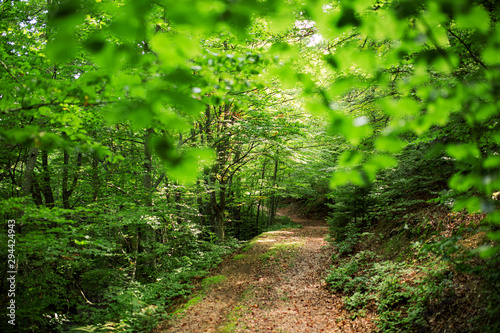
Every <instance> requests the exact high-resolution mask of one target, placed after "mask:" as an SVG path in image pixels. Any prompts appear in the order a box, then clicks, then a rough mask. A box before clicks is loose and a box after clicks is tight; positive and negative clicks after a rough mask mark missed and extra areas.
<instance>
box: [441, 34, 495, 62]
mask: <svg viewBox="0 0 500 333" xmlns="http://www.w3.org/2000/svg"><path fill="white" fill-rule="evenodd" d="M448 32H449V33H450V34H451V35H452V36H453V37H455V38H456V39H458V41H459V42H460V43H461V44H462V45H463V46H465V48H466V49H467V52H469V54H470V56H471V57H472V58H473V59H474V60H475V61H476V62H477V63H478V64H480V65H481V66H482V67H483V68H484V69H486V70H488V67H487V66H486V65H485V64H484V63H483V62H482V61H481V60H480V59H479V58H478V57H477V56H476V55H475V54H474V53H473V52H472V50H471V49H470V47H469V45H467V44H465V42H464V41H463V40H462V39H461V38H460V37H458V36H457V35H456V34H455V33H454V32H453V31H451V29H449V28H448Z"/></svg>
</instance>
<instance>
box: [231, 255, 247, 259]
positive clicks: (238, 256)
mask: <svg viewBox="0 0 500 333" xmlns="http://www.w3.org/2000/svg"><path fill="white" fill-rule="evenodd" d="M247 257H248V256H247V255H246V254H237V255H235V256H234V257H233V260H241V259H245V258H247Z"/></svg>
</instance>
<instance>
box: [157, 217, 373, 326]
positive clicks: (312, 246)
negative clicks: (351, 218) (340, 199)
mask: <svg viewBox="0 0 500 333" xmlns="http://www.w3.org/2000/svg"><path fill="white" fill-rule="evenodd" d="M281 213H284V214H286V215H287V216H289V217H290V218H291V219H292V220H293V221H294V222H296V223H299V224H301V225H302V227H301V228H290V229H284V230H280V231H271V232H266V233H263V234H261V235H260V236H258V237H256V238H254V239H253V240H252V241H250V242H249V243H248V245H247V246H246V247H244V248H243V249H241V250H240V251H238V252H237V253H236V254H235V255H233V256H232V257H231V258H229V259H227V260H226V261H224V262H223V263H222V264H221V265H220V266H219V267H218V268H217V269H216V270H215V271H214V272H213V274H212V275H211V276H210V277H208V278H206V279H204V280H203V281H202V282H201V283H200V288H199V291H198V292H197V293H196V294H194V296H193V297H192V298H191V299H190V300H189V301H187V302H186V303H184V304H183V305H180V306H179V307H178V309H177V310H176V311H175V313H174V315H173V316H172V319H171V320H169V321H167V322H164V323H162V324H161V325H160V326H158V327H157V328H156V329H155V330H154V332H157V333H158V332H190V333H193V332H347V333H349V332H370V331H374V330H375V323H374V322H373V318H374V315H373V314H371V313H366V314H365V315H364V316H363V317H359V316H358V317H355V318H354V317H353V316H352V315H351V313H350V312H349V311H347V310H346V309H345V308H344V307H343V302H342V296H341V295H336V294H332V293H331V292H329V291H328V290H327V288H326V284H325V283H324V281H323V278H324V274H326V273H325V272H326V271H327V269H328V268H329V266H330V265H331V255H332V252H333V248H332V247H331V246H330V245H329V244H328V242H326V241H325V237H326V236H327V234H328V227H327V225H326V223H325V222H324V221H321V220H308V219H304V218H301V217H299V216H297V215H294V214H292V213H291V212H281Z"/></svg>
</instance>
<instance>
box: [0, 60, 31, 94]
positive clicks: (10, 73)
mask: <svg viewBox="0 0 500 333" xmlns="http://www.w3.org/2000/svg"><path fill="white" fill-rule="evenodd" d="M0 63H2V65H3V67H4V68H5V70H6V71H7V73H9V75H10V76H11V77H12V78H13V79H14V80H15V81H16V82H17V83H19V84H20V85H22V86H23V87H24V88H26V86H25V85H24V84H22V83H21V82H19V80H18V79H17V77H15V76H14V74H13V73H12V72H11V71H10V69H9V67H7V65H6V64H5V63H4V62H3V61H2V60H0Z"/></svg>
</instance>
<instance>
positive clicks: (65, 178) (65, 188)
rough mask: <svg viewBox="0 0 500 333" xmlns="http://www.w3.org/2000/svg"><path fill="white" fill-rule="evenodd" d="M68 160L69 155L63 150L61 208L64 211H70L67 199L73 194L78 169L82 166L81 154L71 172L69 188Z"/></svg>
mask: <svg viewBox="0 0 500 333" xmlns="http://www.w3.org/2000/svg"><path fill="white" fill-rule="evenodd" d="M69 160H70V156H69V153H68V152H67V151H66V150H64V156H63V171H62V201H63V208H65V209H70V208H71V206H70V204H69V198H70V197H71V195H72V194H73V191H74V190H75V188H76V185H77V184H78V168H79V167H80V166H81V165H82V153H78V155H77V157H76V164H75V170H74V172H73V182H72V184H71V187H70V186H69V184H68V182H69V168H70V165H69Z"/></svg>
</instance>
